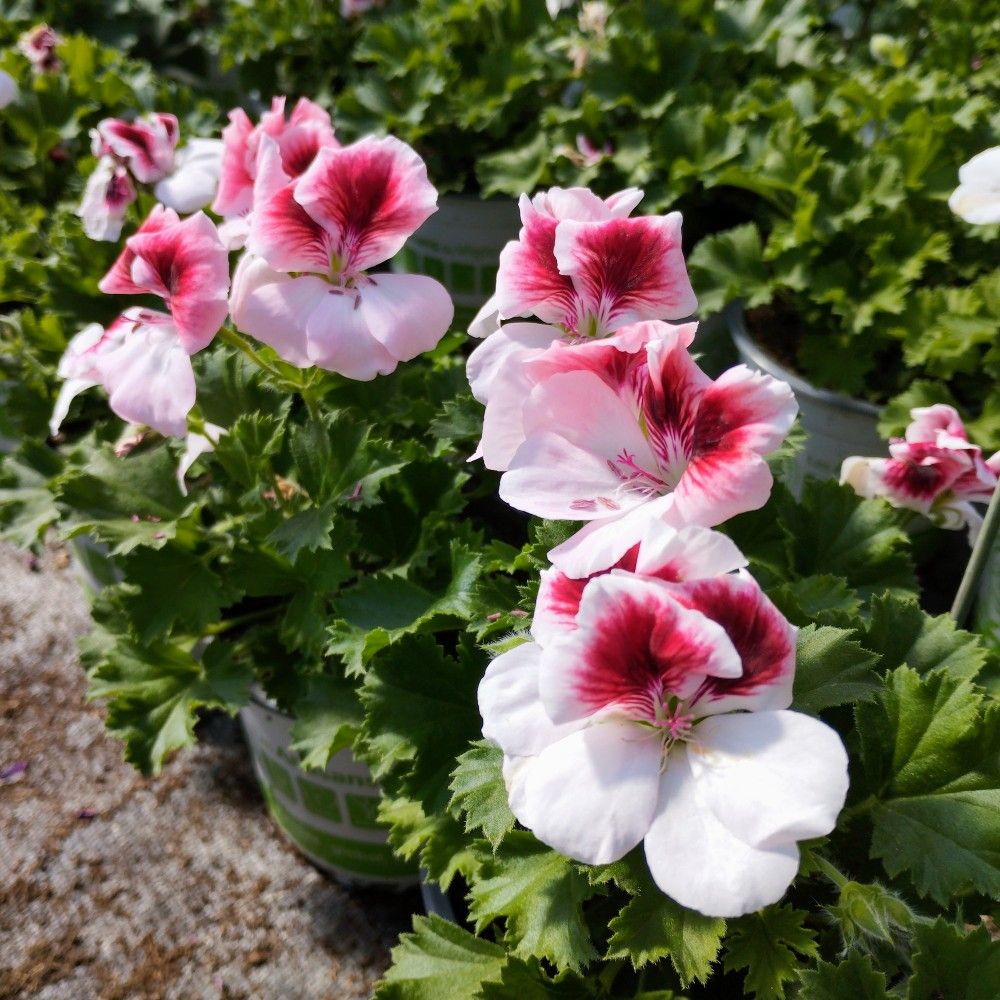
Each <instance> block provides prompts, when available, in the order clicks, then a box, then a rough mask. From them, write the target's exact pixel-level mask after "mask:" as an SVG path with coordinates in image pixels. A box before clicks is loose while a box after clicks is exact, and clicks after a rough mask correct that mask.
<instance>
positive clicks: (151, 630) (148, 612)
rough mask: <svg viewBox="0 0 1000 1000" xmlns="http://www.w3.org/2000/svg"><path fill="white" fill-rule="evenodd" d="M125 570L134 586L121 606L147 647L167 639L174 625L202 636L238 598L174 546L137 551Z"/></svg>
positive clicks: (126, 561) (200, 563)
mask: <svg viewBox="0 0 1000 1000" xmlns="http://www.w3.org/2000/svg"><path fill="white" fill-rule="evenodd" d="M123 569H124V572H125V576H126V579H127V580H128V582H129V584H130V585H133V586H132V587H130V590H129V592H128V593H124V594H123V596H122V598H121V603H122V606H123V607H124V608H125V609H126V610H127V611H128V613H129V617H130V618H131V623H132V627H133V628H134V629H135V632H136V634H137V635H138V637H139V639H140V641H141V642H144V643H148V642H151V641H152V640H153V639H156V638H159V637H160V636H163V635H166V633H167V632H169V631H170V629H171V628H172V627H173V626H174V624H175V623H177V624H179V625H180V626H181V628H182V629H183V631H184V632H185V633H186V634H188V635H199V634H200V633H201V632H202V631H203V630H204V628H205V627H206V626H207V625H209V624H212V623H213V622H217V621H218V620H219V617H220V613H221V611H222V609H223V608H224V607H227V606H228V605H230V604H232V603H234V602H235V601H236V600H237V598H238V597H239V596H240V591H239V590H238V589H237V588H236V587H235V586H233V585H231V584H229V583H226V582H225V581H224V580H223V579H222V577H220V576H219V575H218V574H216V573H214V572H213V571H212V570H211V569H209V568H208V566H207V565H205V563H204V562H203V561H202V560H201V559H199V558H198V556H196V555H194V554H193V553H191V552H188V551H187V550H186V549H181V548H178V547H177V546H174V545H169V546H167V547H165V548H163V549H160V550H159V551H151V550H149V549H138V550H136V551H135V552H133V553H132V554H131V555H130V556H128V557H127V558H126V559H124V560H123ZM135 587H137V588H138V589H137V590H136V589H134V588H135Z"/></svg>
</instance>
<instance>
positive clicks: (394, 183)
mask: <svg viewBox="0 0 1000 1000" xmlns="http://www.w3.org/2000/svg"><path fill="white" fill-rule="evenodd" d="M295 200H296V201H297V202H298V203H299V204H300V205H301V206H302V208H303V209H304V210H305V211H306V212H307V213H308V215H309V216H311V217H312V218H313V219H315V220H316V222H317V223H318V224H319V225H321V226H323V227H324V228H325V229H326V231H327V232H328V233H329V234H330V241H331V246H332V249H333V252H334V253H335V254H336V255H337V256H338V257H339V259H340V266H339V268H338V269H340V270H344V271H346V272H348V273H354V272H357V271H360V270H365V269H366V268H369V267H373V266H374V265H375V264H381V263H382V262H383V261H386V260H388V259H389V258H390V257H392V256H393V255H394V254H396V253H397V252H398V251H399V250H400V249H401V248H402V246H403V244H404V243H405V242H406V240H407V239H408V238H409V237H410V236H411V235H412V234H413V233H414V232H415V231H416V230H417V229H419V228H420V226H421V225H423V223H424V222H425V221H426V220H427V219H428V218H429V217H430V216H431V215H433V214H434V212H435V211H437V190H436V189H435V188H434V185H433V184H431V182H430V181H429V180H428V179H427V167H426V165H425V164H424V161H423V160H422V159H421V158H420V157H419V156H418V155H417V153H416V152H415V151H414V150H413V149H411V148H410V147H409V146H407V145H406V143H405V142H401V141H400V140H399V139H395V138H393V137H392V136H386V137H385V138H381V139H376V138H373V137H369V138H365V139H361V140H359V141H358V142H355V143H353V144H352V145H350V146H343V147H341V148H339V149H333V148H330V147H326V148H324V149H321V150H320V151H319V153H317V155H316V158H315V160H313V163H312V166H310V167H309V169H308V170H307V171H306V172H305V173H304V174H303V175H302V177H301V178H300V179H299V182H298V184H297V186H296V188H295Z"/></svg>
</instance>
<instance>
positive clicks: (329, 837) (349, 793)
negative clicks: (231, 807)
mask: <svg viewBox="0 0 1000 1000" xmlns="http://www.w3.org/2000/svg"><path fill="white" fill-rule="evenodd" d="M240 719H241V721H242V723H243V729H244V731H245V733H246V737H247V743H248V744H249V746H250V751H251V754H252V755H253V761H254V770H255V771H256V774H257V779H258V781H259V782H260V786H261V791H262V792H263V794H264V799H265V801H266V802H267V805H268V809H269V810H270V812H271V815H272V816H273V817H274V820H275V822H276V823H277V824H278V826H280V827H281V829H282V830H283V831H284V832H285V834H286V835H287V836H288V838H289V839H290V840H291V841H292V843H293V844H295V846H296V847H297V848H298V849H299V850H300V851H301V852H302V853H303V854H304V855H305V856H306V857H308V858H309V859H310V860H311V861H312V862H313V863H314V864H316V865H317V866H319V867H320V868H323V869H324V870H326V871H328V872H329V873H330V874H332V875H334V876H335V877H337V878H339V879H341V880H343V881H348V882H351V881H375V882H380V883H391V884H394V885H404V884H412V883H414V882H415V881H416V869H415V866H414V865H413V864H410V863H408V862H405V861H402V860H400V859H399V858H397V857H396V856H395V855H394V854H393V853H392V850H391V849H390V847H389V844H388V839H387V835H386V830H385V828H384V827H383V826H382V825H381V824H380V823H379V822H378V817H377V814H378V804H379V795H378V788H377V787H376V786H375V784H374V783H373V782H372V779H371V774H370V772H369V771H368V768H367V767H366V766H365V765H364V764H362V763H361V762H360V761H357V760H355V759H354V756H353V754H351V752H350V751H349V750H346V751H342V752H341V753H339V754H336V755H335V756H334V757H333V758H332V759H331V760H330V764H329V767H328V768H327V769H326V771H324V772H322V773H312V772H306V771H303V770H302V768H300V767H299V766H298V761H297V758H296V757H295V755H294V753H292V751H291V750H289V747H288V744H289V731H290V729H291V724H292V720H291V719H290V718H289V717H288V716H286V715H283V714H282V713H281V712H278V711H274V710H271V709H269V708H267V707H266V706H264V705H263V704H260V703H258V702H256V701H251V703H250V704H249V705H247V706H246V707H245V708H244V709H242V710H241V712H240Z"/></svg>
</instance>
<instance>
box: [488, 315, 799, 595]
mask: <svg viewBox="0 0 1000 1000" xmlns="http://www.w3.org/2000/svg"><path fill="white" fill-rule="evenodd" d="M696 326H697V325H696V324H694V323H689V324H686V325H684V326H672V325H670V324H668V323H659V322H650V323H645V324H638V325H637V326H634V327H629V328H626V329H624V330H621V331H619V333H618V335H617V336H616V337H614V338H612V339H610V340H606V341H603V342H598V343H590V344H580V345H565V344H562V343H556V344H554V345H553V346H552V347H551V348H550V349H549V350H548V351H546V352H544V353H543V354H540V355H538V356H536V357H534V358H532V359H530V360H528V361H527V362H526V363H525V368H526V369H527V371H528V378H529V380H530V381H532V382H534V387H533V388H532V389H531V391H530V394H529V395H528V396H527V400H526V402H525V403H524V405H523V411H522V412H523V433H524V440H523V443H522V444H521V445H520V446H519V447H518V448H517V451H516V452H515V454H514V457H513V458H512V459H511V462H510V465H509V467H508V470H507V472H506V473H504V475H503V477H502V478H501V480H500V496H501V497H502V498H503V499H504V500H505V501H506V502H507V503H509V504H510V505H511V506H513V507H516V508H518V509H519V510H524V511H528V512H529V513H531V514H536V515H538V516H539V517H548V518H558V519H562V520H578V521H590V522H591V524H590V525H588V526H587V527H586V528H584V529H583V530H582V531H580V532H578V533H577V534H576V535H574V536H573V537H572V538H571V539H569V541H567V542H565V543H563V544H562V545H561V546H559V547H557V548H556V549H553V550H552V552H551V553H550V554H549V557H550V558H551V559H552V561H553V562H554V563H555V564H556V565H558V566H560V567H561V568H562V569H564V570H565V571H566V572H568V573H570V574H571V575H573V576H586V575H588V574H589V573H591V572H594V571H595V570H598V569H603V568H604V567H606V566H609V565H611V564H613V563H614V562H615V561H616V560H617V559H618V558H620V556H621V555H622V554H623V553H624V552H626V551H627V550H628V549H629V548H631V547H632V546H633V545H634V544H635V543H636V542H637V541H638V540H639V538H640V537H641V536H642V534H643V532H644V531H645V528H646V525H647V523H648V522H650V521H652V520H663V519H667V520H668V522H669V523H672V524H675V525H678V524H701V525H706V526H711V525H715V524H719V523H721V522H722V521H725V520H726V519H728V518H730V517H733V516H734V515H736V514H740V513H742V512H744V511H748V510H755V509H757V508H758V507H762V506H763V505H764V504H765V503H766V502H767V498H768V495H769V494H770V490H771V484H772V476H771V471H770V469H769V468H768V465H767V462H766V461H765V460H764V458H763V456H764V455H766V454H767V453H768V452H770V451H773V450H774V449H775V448H777V447H778V445H779V444H780V443H781V442H782V440H783V439H784V437H785V435H786V434H787V433H788V430H789V428H790V427H791V425H792V421H793V420H794V419H795V414H796V412H797V410H798V407H797V405H796V402H795V397H794V396H793V394H792V391H791V389H790V388H789V386H788V385H786V384H785V383H784V382H780V381H778V380H777V379H774V378H772V377H770V376H768V375H763V374H760V373H757V372H752V371H750V369H748V368H747V367H746V366H744V365H738V366H736V367H735V368H731V369H729V371H727V372H724V373H723V374H722V375H721V376H720V377H719V378H718V379H716V380H715V381H712V379H710V378H709V377H708V376H707V375H706V374H705V373H704V372H703V371H702V370H701V369H700V368H699V367H698V366H697V365H696V364H695V362H694V360H693V359H692V358H691V356H690V354H689V353H688V350H687V349H688V347H689V346H690V345H691V342H692V340H693V339H694V334H695V330H696Z"/></svg>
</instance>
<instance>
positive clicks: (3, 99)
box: [0, 69, 21, 108]
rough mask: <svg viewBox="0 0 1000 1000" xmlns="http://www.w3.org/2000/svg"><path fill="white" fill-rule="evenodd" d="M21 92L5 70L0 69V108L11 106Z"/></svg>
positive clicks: (15, 81)
mask: <svg viewBox="0 0 1000 1000" xmlns="http://www.w3.org/2000/svg"><path fill="white" fill-rule="evenodd" d="M20 95H21V91H20V90H19V88H18V86H17V80H15V79H14V77H12V76H11V75H10V73H8V72H7V71H6V70H2V69H0V108H5V107H7V105H8V104H13V103H14V101H16V100H17V99H18V97H20Z"/></svg>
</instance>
